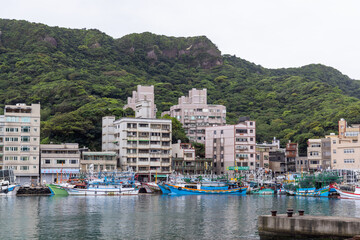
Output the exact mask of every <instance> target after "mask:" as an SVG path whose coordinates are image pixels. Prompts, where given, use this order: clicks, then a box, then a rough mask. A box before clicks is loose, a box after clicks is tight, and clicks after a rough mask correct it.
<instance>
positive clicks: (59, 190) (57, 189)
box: [46, 184, 69, 196]
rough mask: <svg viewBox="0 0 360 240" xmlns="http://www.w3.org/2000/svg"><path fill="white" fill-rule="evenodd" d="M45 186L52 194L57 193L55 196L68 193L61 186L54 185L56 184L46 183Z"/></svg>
mask: <svg viewBox="0 0 360 240" xmlns="http://www.w3.org/2000/svg"><path fill="white" fill-rule="evenodd" d="M46 186H48V187H49V189H50V191H51V193H52V194H53V195H57V196H67V195H69V193H68V192H67V191H66V190H65V189H64V188H62V187H61V186H59V185H56V184H46Z"/></svg>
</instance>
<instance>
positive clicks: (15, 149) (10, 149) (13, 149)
mask: <svg viewBox="0 0 360 240" xmlns="http://www.w3.org/2000/svg"><path fill="white" fill-rule="evenodd" d="M17 150H18V147H5V151H9V152H16V151H17Z"/></svg>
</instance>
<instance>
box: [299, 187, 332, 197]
mask: <svg viewBox="0 0 360 240" xmlns="http://www.w3.org/2000/svg"><path fill="white" fill-rule="evenodd" d="M329 190H330V187H329V186H326V187H322V188H319V189H316V188H298V189H297V190H296V191H295V192H294V194H295V196H304V197H328V196H329Z"/></svg>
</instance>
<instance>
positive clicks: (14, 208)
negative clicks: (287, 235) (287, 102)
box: [0, 195, 360, 239]
mask: <svg viewBox="0 0 360 240" xmlns="http://www.w3.org/2000/svg"><path fill="white" fill-rule="evenodd" d="M287 208H294V209H295V210H297V209H304V210H305V213H306V214H310V213H311V214H313V215H331V216H351V217H360V201H356V200H345V199H326V198H304V197H287V196H274V197H273V196H200V195H199V196H162V195H155V196H150V195H139V196H120V197H106V196H104V197H74V196H69V197H56V196H52V197H0V239H51V238H52V239H60V238H61V239H64V238H67V239H258V238H259V236H258V234H257V217H258V216H259V215H261V214H270V210H272V209H276V210H278V211H279V212H280V213H285V211H286V209H287Z"/></svg>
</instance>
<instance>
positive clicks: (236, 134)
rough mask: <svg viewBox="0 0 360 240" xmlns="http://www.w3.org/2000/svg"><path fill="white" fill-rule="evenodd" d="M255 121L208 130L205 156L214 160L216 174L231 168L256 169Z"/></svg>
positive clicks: (209, 128)
mask: <svg viewBox="0 0 360 240" xmlns="http://www.w3.org/2000/svg"><path fill="white" fill-rule="evenodd" d="M255 136H256V130H255V121H249V120H244V121H243V120H242V119H241V122H239V123H238V124H236V125H225V126H216V127H207V128H206V144H205V155H206V157H207V158H213V159H214V172H215V174H223V173H226V172H229V171H230V170H227V169H229V168H231V167H236V166H241V167H249V169H251V170H253V169H255V168H256V161H255V159H256V151H255V148H256V139H255Z"/></svg>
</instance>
